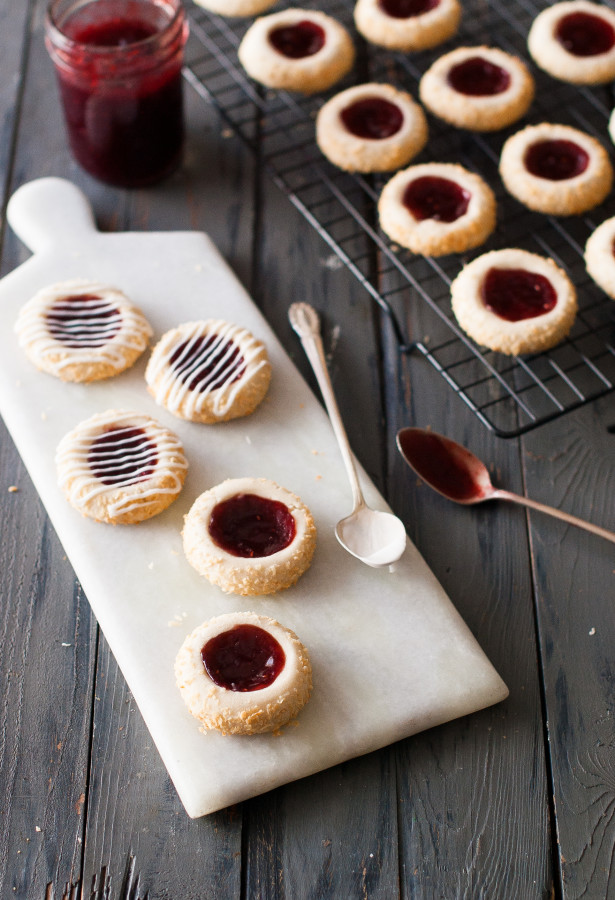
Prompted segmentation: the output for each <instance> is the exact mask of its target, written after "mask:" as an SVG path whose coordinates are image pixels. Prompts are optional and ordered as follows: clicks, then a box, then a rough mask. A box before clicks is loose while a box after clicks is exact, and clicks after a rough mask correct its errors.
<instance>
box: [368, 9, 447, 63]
mask: <svg viewBox="0 0 615 900" xmlns="http://www.w3.org/2000/svg"><path fill="white" fill-rule="evenodd" d="M460 19H461V4H460V3H459V0H358V2H357V3H356V4H355V8H354V21H355V25H356V27H357V31H358V32H359V33H360V34H362V35H363V37H364V38H365V40H367V41H369V42H370V43H372V44H377V45H378V46H380V47H387V48H388V49H389V50H402V51H403V52H405V53H408V52H410V51H412V50H428V49H430V48H431V47H436V46H437V45H438V44H442V43H444V41H447V40H448V39H449V38H451V37H453V35H454V34H456V32H457V29H458V28H459V21H460Z"/></svg>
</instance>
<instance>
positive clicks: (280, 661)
mask: <svg viewBox="0 0 615 900" xmlns="http://www.w3.org/2000/svg"><path fill="white" fill-rule="evenodd" d="M201 659H202V660H203V665H204V666H205V670H206V672H207V674H208V675H209V677H210V678H211V680H212V681H213V682H214V684H217V685H218V686H219V687H223V688H226V689H227V690H229V691H260V690H262V689H263V688H266V687H269V685H270V684H273V682H274V681H275V680H276V678H277V677H278V675H279V674H280V672H281V671H282V669H283V668H284V664H285V662H286V655H285V653H284V650H283V648H282V646H281V645H280V644H279V643H278V641H276V639H275V638H274V637H273V635H271V634H269V632H268V631H265V629H264V628H259V627H258V625H250V624H245V625H235V626H234V627H233V628H230V629H229V630H228V631H222V632H221V633H220V634H217V635H216V636H215V637H212V638H210V639H209V640H208V641H207V643H206V644H205V646H204V647H202V649H201Z"/></svg>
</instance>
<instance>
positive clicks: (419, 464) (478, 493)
mask: <svg viewBox="0 0 615 900" xmlns="http://www.w3.org/2000/svg"><path fill="white" fill-rule="evenodd" d="M397 447H398V449H399V452H400V453H401V455H402V456H403V458H404V459H405V460H406V462H407V463H408V465H409V466H410V467H411V468H412V469H414V471H415V472H416V474H417V475H418V476H419V477H420V478H421V480H422V481H424V482H425V484H428V485H429V487H431V488H433V489H434V491H438V493H439V494H442V496H443V497H446V498H447V499H448V500H453V501H454V502H455V503H463V504H465V505H466V506H468V505H470V504H473V503H483V502H484V501H485V500H510V501H511V502H512V503H518V504H520V505H521V506H527V507H529V508H530V509H536V510H538V511H539V512H543V513H546V514H547V515H549V516H553V517H554V518H556V519H561V520H562V521H563V522H567V523H568V524H569V525H576V527H577V528H583V529H585V530H586V531H590V532H591V533H592V534H596V535H598V536H599V537H603V538H605V539H606V540H607V541H613V542H614V543H615V534H614V533H613V532H611V531H607V530H606V529H605V528H600V527H599V526H598V525H592V524H591V523H590V522H586V521H585V520H584V519H578V518H577V517H576V516H571V515H570V514H569V513H565V512H562V511H561V510H559V509H555V507H553V506H546V505H545V504H544V503H538V502H536V500H529V499H528V498H527V497H522V496H521V495H519V494H513V493H512V492H511V491H505V490H501V489H500V488H496V487H494V486H493V484H492V483H491V478H490V477H489V472H488V471H487V468H486V466H485V465H484V463H482V462H481V461H480V459H478V457H476V456H474V454H473V453H470V451H469V450H466V448H465V447H462V445H461V444H457V443H456V442H455V441H452V440H450V438H447V437H444V435H442V434H437V433H436V432H435V431H429V430H428V429H426V428H402V429H401V430H400V431H398V432H397Z"/></svg>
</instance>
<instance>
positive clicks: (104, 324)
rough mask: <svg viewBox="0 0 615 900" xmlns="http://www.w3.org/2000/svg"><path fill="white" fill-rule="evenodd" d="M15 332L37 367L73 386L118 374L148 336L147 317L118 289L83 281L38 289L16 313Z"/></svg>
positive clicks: (149, 331) (130, 361)
mask: <svg viewBox="0 0 615 900" xmlns="http://www.w3.org/2000/svg"><path fill="white" fill-rule="evenodd" d="M15 331H16V332H17V334H18V336H19V344H20V346H21V347H23V349H24V350H25V352H26V354H27V356H28V358H29V359H30V360H31V362H33V363H34V365H35V366H36V367H37V368H38V369H40V370H41V371H43V372H48V373H49V374H50V375H55V376H56V377H57V378H60V379H61V380H62V381H73V382H88V381H98V380H100V379H103V378H110V377H111V376H113V375H118V374H119V373H120V372H123V371H124V370H125V369H127V368H129V367H130V366H132V365H133V363H135V362H136V360H137V359H138V358H139V356H140V355H141V354H142V353H143V351H144V350H145V349H146V348H147V346H148V344H149V342H150V338H151V336H152V329H151V327H150V325H149V323H148V321H147V319H146V318H145V316H144V315H143V313H142V312H141V310H140V309H138V308H137V307H136V306H135V305H134V304H133V303H131V301H130V300H129V299H128V297H126V295H125V294H124V293H123V292H122V291H120V290H119V289H118V288H115V287H110V286H109V285H105V284H100V283H98V282H93V281H87V280H84V279H73V280H70V281H63V282H59V283H57V284H52V285H50V286H48V287H45V288H43V289H42V290H40V291H38V293H37V294H35V295H34V297H32V299H31V300H29V301H28V303H26V304H25V306H24V307H23V308H22V310H21V311H20V313H19V316H18V318H17V322H16V324H15Z"/></svg>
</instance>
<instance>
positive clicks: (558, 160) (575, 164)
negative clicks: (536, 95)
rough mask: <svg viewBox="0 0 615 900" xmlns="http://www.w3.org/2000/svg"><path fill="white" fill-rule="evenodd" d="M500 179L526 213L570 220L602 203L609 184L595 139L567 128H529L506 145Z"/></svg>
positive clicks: (605, 161) (604, 159)
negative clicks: (545, 214)
mask: <svg viewBox="0 0 615 900" xmlns="http://www.w3.org/2000/svg"><path fill="white" fill-rule="evenodd" d="M500 175H501V176H502V181H503V182H504V185H505V187H506V189H507V190H508V191H509V192H510V193H511V194H512V195H513V197H516V198H517V200H519V201H520V202H521V203H523V204H524V205H525V206H527V207H528V208H529V209H532V210H535V211H536V212H543V213H550V214H551V215H554V216H572V215H578V214H579V213H582V212H586V211H587V210H588V209H593V207H594V206H598V204H600V203H602V201H603V200H604V199H605V197H606V196H607V194H608V193H609V192H610V190H611V187H612V184H613V167H612V165H611V161H610V159H609V156H608V154H607V152H606V150H605V149H604V147H603V146H602V144H601V143H600V141H598V140H596V138H594V137H592V136H591V135H589V134H586V133H585V132H584V131H580V130H579V129H578V128H572V127H571V126H570V125H552V124H549V123H547V122H543V123H542V124H540V125H528V126H527V128H524V129H523V130H522V131H518V132H517V133H516V134H513V135H512V137H509V138H508V140H507V141H506V142H505V144H504V146H503V148H502V153H501V156H500Z"/></svg>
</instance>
